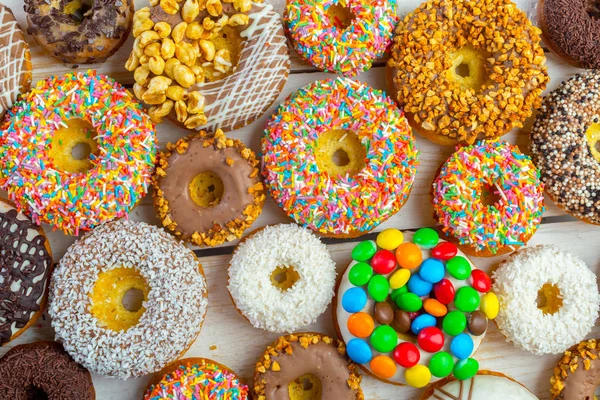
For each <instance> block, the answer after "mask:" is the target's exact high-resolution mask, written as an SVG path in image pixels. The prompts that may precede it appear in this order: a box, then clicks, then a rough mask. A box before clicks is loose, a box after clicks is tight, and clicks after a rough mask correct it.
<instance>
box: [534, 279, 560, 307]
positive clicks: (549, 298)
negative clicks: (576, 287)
mask: <svg viewBox="0 0 600 400" xmlns="http://www.w3.org/2000/svg"><path fill="white" fill-rule="evenodd" d="M536 302H537V308H538V309H540V310H541V311H542V313H544V314H550V315H552V314H556V313H557V312H558V311H559V310H560V309H561V307H562V305H563V298H562V294H561V292H560V289H559V288H558V286H556V285H555V284H553V283H550V282H547V283H544V284H543V285H542V287H541V288H540V289H539V290H538V294H537V300H536Z"/></svg>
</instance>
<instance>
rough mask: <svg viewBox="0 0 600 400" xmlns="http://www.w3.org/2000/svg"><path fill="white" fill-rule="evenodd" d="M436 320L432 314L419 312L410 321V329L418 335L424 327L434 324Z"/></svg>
mask: <svg viewBox="0 0 600 400" xmlns="http://www.w3.org/2000/svg"><path fill="white" fill-rule="evenodd" d="M436 322H437V320H436V319H435V317H434V316H433V315H429V314H421V315H419V316H418V317H417V318H415V319H414V320H413V321H412V324H411V325H410V330H411V331H413V333H414V334H415V335H418V334H419V332H421V331H422V330H423V329H424V328H427V327H429V326H435V324H436Z"/></svg>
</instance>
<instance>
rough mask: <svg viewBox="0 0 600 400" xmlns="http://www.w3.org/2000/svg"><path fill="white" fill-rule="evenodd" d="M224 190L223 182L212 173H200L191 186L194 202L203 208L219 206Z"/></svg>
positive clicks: (191, 195)
mask: <svg viewBox="0 0 600 400" xmlns="http://www.w3.org/2000/svg"><path fill="white" fill-rule="evenodd" d="M224 190H225V189H224V187H223V181H222V180H221V178H219V176H218V175H217V174H215V173H214V172H212V171H206V172H200V173H199V174H198V175H196V176H195V177H194V179H192V181H191V182H190V186H189V191H190V197H191V198H192V201H193V202H194V203H196V204H197V205H199V206H200V207H203V208H209V207H214V206H216V205H217V204H219V203H220V202H221V199H222V198H223V191H224Z"/></svg>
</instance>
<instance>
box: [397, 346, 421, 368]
mask: <svg viewBox="0 0 600 400" xmlns="http://www.w3.org/2000/svg"><path fill="white" fill-rule="evenodd" d="M392 355H393V356H394V360H395V361H396V362H397V363H398V364H399V365H400V366H402V367H404V368H410V367H412V366H413V365H417V363H418V362H419V360H420V359H421V352H419V349H418V348H417V346H415V345H414V344H412V343H410V342H402V343H400V344H399V345H398V346H396V348H395V349H394V353H393V354H392Z"/></svg>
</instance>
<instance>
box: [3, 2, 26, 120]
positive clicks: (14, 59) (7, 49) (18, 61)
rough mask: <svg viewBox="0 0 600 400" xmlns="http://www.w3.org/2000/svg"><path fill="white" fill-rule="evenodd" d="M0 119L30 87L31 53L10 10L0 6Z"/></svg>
mask: <svg viewBox="0 0 600 400" xmlns="http://www.w3.org/2000/svg"><path fill="white" fill-rule="evenodd" d="M0 49H2V51H0V89H1V90H0V119H1V118H2V117H4V114H5V113H6V112H7V111H8V110H10V109H11V108H12V106H13V103H14V102H15V101H16V100H17V97H18V96H19V95H20V94H21V93H25V92H27V91H29V89H30V87H31V53H30V52H29V45H28V44H27V42H26V41H25V35H24V34H23V32H22V31H21V29H20V28H19V24H18V23H17V21H16V20H15V16H14V14H13V13H12V11H11V9H10V8H8V7H6V6H4V5H2V4H0Z"/></svg>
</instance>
